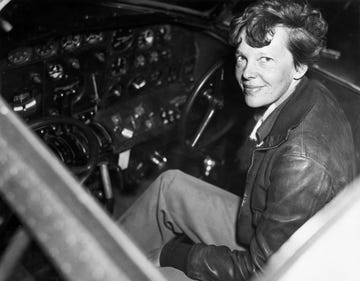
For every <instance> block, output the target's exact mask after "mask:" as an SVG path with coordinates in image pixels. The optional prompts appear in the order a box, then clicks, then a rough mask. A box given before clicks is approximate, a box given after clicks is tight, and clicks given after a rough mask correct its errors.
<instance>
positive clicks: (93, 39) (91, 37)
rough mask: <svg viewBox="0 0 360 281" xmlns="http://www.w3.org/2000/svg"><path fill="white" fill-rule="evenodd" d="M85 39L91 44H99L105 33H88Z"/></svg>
mask: <svg viewBox="0 0 360 281" xmlns="http://www.w3.org/2000/svg"><path fill="white" fill-rule="evenodd" d="M84 41H85V42H86V43H88V44H90V45H95V44H98V43H100V42H102V41H104V33H102V32H97V33H90V34H87V35H86V36H85V38H84Z"/></svg>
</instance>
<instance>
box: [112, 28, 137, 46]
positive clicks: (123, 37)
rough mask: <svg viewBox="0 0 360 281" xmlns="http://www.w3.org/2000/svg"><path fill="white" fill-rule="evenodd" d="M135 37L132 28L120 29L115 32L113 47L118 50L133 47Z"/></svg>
mask: <svg viewBox="0 0 360 281" xmlns="http://www.w3.org/2000/svg"><path fill="white" fill-rule="evenodd" d="M133 39H134V32H133V31H132V29H122V28H121V29H118V30H116V31H115V32H114V34H113V39H112V43H111V45H112V47H113V49H114V50H116V51H125V50H127V49H128V48H130V47H131V45H132V42H133Z"/></svg>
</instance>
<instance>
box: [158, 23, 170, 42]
mask: <svg viewBox="0 0 360 281" xmlns="http://www.w3.org/2000/svg"><path fill="white" fill-rule="evenodd" d="M159 33H160V37H161V38H162V39H164V40H166V41H170V40H171V27H170V25H162V26H160V27H159Z"/></svg>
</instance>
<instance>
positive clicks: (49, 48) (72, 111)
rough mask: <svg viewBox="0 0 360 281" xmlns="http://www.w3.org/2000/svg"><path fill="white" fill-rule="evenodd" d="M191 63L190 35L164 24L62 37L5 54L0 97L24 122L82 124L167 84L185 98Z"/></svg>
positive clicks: (192, 45)
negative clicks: (59, 118)
mask: <svg viewBox="0 0 360 281" xmlns="http://www.w3.org/2000/svg"><path fill="white" fill-rule="evenodd" d="M196 56H197V54H196V46H195V42H194V39H193V37H192V34H191V32H189V31H185V32H184V30H183V29H182V28H181V27H178V26H172V25H167V24H163V25H151V26H140V27H120V28H117V29H111V30H101V31H95V32H88V31H86V32H78V33H69V34H64V35H61V36H57V37H51V38H46V40H42V41H39V42H38V43H36V44H31V45H28V46H21V47H19V48H17V49H15V50H12V51H10V52H9V53H8V54H7V57H6V58H5V59H3V60H1V61H0V70H1V93H2V96H3V97H4V98H5V100H7V102H8V103H9V104H10V106H11V107H12V109H13V110H14V111H16V112H18V113H19V114H20V115H21V116H23V117H25V119H28V120H31V119H36V118H39V117H43V116H48V115H66V116H76V117H77V118H79V119H84V120H85V119H88V118H92V117H93V116H94V115H95V114H96V111H97V110H99V108H106V107H107V106H109V105H113V104H114V103H124V102H125V103H126V102H127V101H128V100H130V99H132V98H134V97H137V96H141V95H146V94H147V93H149V92H154V91H155V92H156V91H158V92H159V93H160V92H167V89H168V88H169V87H170V88H171V87H173V86H174V85H175V84H176V87H177V88H178V89H184V90H185V91H188V90H189V89H190V88H191V87H192V83H193V81H194V77H193V72H194V67H195V62H196Z"/></svg>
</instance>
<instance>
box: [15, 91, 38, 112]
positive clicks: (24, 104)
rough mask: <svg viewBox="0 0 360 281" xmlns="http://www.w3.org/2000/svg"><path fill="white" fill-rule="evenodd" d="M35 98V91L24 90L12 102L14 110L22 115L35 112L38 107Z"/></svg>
mask: <svg viewBox="0 0 360 281" xmlns="http://www.w3.org/2000/svg"><path fill="white" fill-rule="evenodd" d="M35 96H36V94H34V90H30V89H23V90H22V92H21V93H17V94H15V95H14V96H13V100H12V108H13V110H14V111H15V112H17V113H20V114H25V113H32V112H35V111H36V110H37V107H38V101H37V99H36V97H35Z"/></svg>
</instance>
